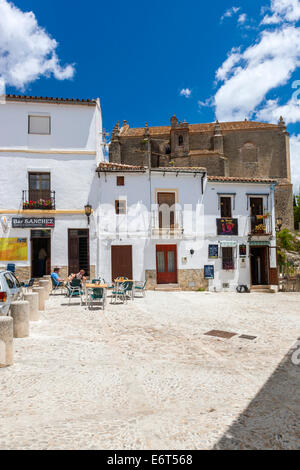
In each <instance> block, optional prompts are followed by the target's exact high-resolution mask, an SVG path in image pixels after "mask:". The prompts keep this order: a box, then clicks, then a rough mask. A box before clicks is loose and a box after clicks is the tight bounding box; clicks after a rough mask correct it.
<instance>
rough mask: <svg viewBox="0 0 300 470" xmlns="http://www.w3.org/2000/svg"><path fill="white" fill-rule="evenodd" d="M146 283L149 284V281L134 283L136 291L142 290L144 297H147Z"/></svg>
mask: <svg viewBox="0 0 300 470" xmlns="http://www.w3.org/2000/svg"><path fill="white" fill-rule="evenodd" d="M146 285H147V281H145V282H139V281H137V282H135V284H134V292H140V293H141V294H142V295H143V297H145V295H146Z"/></svg>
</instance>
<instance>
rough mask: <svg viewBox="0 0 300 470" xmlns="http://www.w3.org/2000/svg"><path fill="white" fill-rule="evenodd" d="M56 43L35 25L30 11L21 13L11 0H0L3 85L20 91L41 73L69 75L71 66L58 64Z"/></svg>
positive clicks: (56, 75) (0, 56)
mask: <svg viewBox="0 0 300 470" xmlns="http://www.w3.org/2000/svg"><path fill="white" fill-rule="evenodd" d="M57 46H58V43H57V42H56V40H55V39H53V38H51V37H50V36H49V34H48V33H47V32H46V31H45V30H44V29H43V28H41V27H40V26H39V25H38V23H37V20H36V17H35V15H34V13H32V12H26V13H24V12H22V11H21V10H19V9H18V8H17V7H16V6H15V5H13V3H9V2H8V1H7V0H0V77H2V79H4V80H5V82H6V85H7V86H13V87H16V88H18V89H21V90H24V89H25V87H26V86H27V85H28V84H29V83H31V82H33V81H35V80H37V79H38V78H40V77H41V76H46V77H49V76H51V75H53V76H54V77H55V78H56V79H58V80H65V79H70V78H72V77H73V76H74V72H75V70H74V67H73V65H67V66H65V67H62V66H61V65H60V62H59V58H58V56H57V54H56V49H57Z"/></svg>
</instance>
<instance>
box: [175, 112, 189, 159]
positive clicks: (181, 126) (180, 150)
mask: <svg viewBox="0 0 300 470" xmlns="http://www.w3.org/2000/svg"><path fill="white" fill-rule="evenodd" d="M189 150H190V145H189V125H188V123H187V122H183V123H181V122H180V121H178V119H177V117H176V116H175V115H174V116H172V117H171V158H176V157H185V156H186V157H188V154H189Z"/></svg>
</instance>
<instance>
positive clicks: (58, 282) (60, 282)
mask: <svg viewBox="0 0 300 470" xmlns="http://www.w3.org/2000/svg"><path fill="white" fill-rule="evenodd" d="M51 279H52V280H53V282H54V285H55V286H58V287H60V286H63V285H64V280H63V279H60V277H59V268H54V270H53V273H52V274H51Z"/></svg>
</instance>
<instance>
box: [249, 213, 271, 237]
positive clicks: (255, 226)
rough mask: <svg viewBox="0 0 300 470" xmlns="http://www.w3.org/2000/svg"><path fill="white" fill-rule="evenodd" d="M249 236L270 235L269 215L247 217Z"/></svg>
mask: <svg viewBox="0 0 300 470" xmlns="http://www.w3.org/2000/svg"><path fill="white" fill-rule="evenodd" d="M249 235H252V236H262V235H272V217H271V215H269V214H267V215H252V216H250V217H249Z"/></svg>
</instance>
